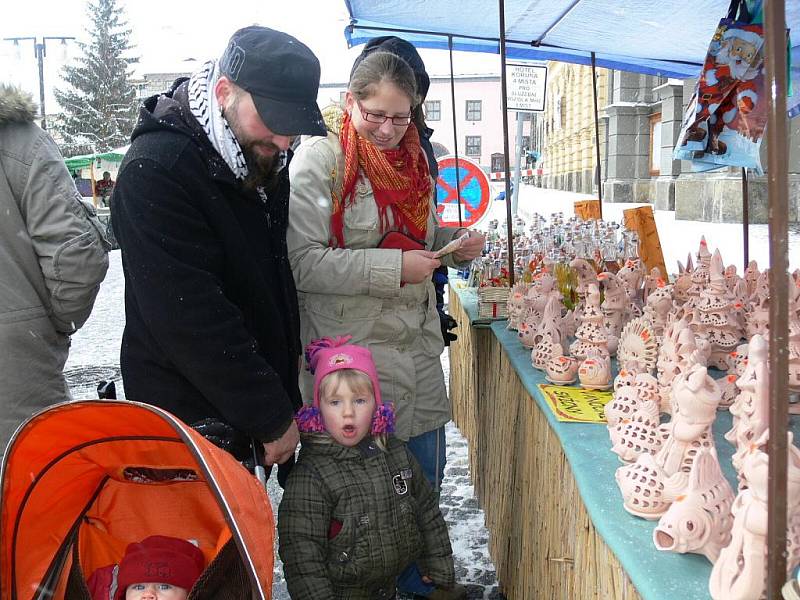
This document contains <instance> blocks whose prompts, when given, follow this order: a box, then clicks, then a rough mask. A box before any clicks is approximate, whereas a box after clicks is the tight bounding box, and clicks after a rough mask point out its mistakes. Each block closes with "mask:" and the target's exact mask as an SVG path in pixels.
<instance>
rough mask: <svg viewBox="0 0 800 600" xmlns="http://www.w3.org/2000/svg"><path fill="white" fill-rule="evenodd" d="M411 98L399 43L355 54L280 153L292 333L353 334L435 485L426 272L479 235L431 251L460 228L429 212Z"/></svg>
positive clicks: (468, 253)
mask: <svg viewBox="0 0 800 600" xmlns="http://www.w3.org/2000/svg"><path fill="white" fill-rule="evenodd" d="M419 104H420V98H419V95H418V92H417V86H416V80H415V77H414V73H413V71H412V69H411V67H409V65H408V64H407V63H406V62H405V61H404V60H403V59H401V58H400V57H398V56H397V55H395V54H393V53H390V52H384V51H375V52H372V53H370V54H368V55H367V56H366V57H365V58H363V60H361V61H360V62H359V63H358V64H357V66H356V67H355V69H354V70H353V73H352V75H351V77H350V84H349V88H348V91H347V93H346V97H345V106H344V110H343V111H342V113H341V114H340V115H338V116H336V117H334V118H331V119H329V120H328V121H329V122H328V125H329V129H331V131H330V132H329V133H328V136H327V137H324V138H323V137H314V138H310V139H308V140H306V141H304V142H303V143H302V144H301V145H300V146H299V148H298V149H297V152H296V154H295V156H294V158H293V159H292V162H291V163H290V170H289V174H290V175H289V176H290V181H291V188H292V191H291V198H290V202H289V231H288V235H287V242H288V245H289V260H290V261H291V264H292V270H293V272H294V278H295V285H296V287H297V290H298V295H299V300H300V320H301V330H300V335H301V338H302V339H301V342H302V343H303V344H307V343H308V342H309V341H311V340H312V339H317V338H321V337H325V336H329V337H335V336H343V335H351V336H352V337H353V339H352V340H351V343H353V344H359V345H363V346H367V347H368V348H369V349H370V351H371V352H372V355H373V357H374V359H375V364H376V367H377V370H378V375H379V379H380V386H381V393H382V395H383V397H384V398H385V399H386V400H385V401H390V402H393V403H394V406H395V412H396V415H397V422H396V431H395V434H396V436H397V437H398V438H400V439H402V440H406V441H408V446H409V449H410V450H411V451H412V452H413V453H414V455H415V456H416V458H417V459H418V460H419V462H420V464H421V465H422V468H423V470H424V472H425V474H426V477H427V478H428V479H429V480H430V481H431V483H432V485H433V486H434V487H435V488H436V490H437V491H438V489H439V484H440V483H441V479H442V475H443V470H444V460H445V439H444V425H445V423H447V421H449V420H450V418H451V414H450V403H449V400H448V398H447V393H446V390H445V384H444V375H443V372H442V367H441V363H440V361H439V356H440V355H441V353H442V351H443V349H444V344H443V342H442V333H441V328H440V325H439V315H438V313H437V311H436V297H435V293H434V288H433V284H432V282H431V273H432V272H433V270H434V269H435V268H437V267H438V266H439V265H440V264H445V265H448V266H454V267H457V266H463V265H464V264H466V263H467V262H469V261H470V260H472V259H473V258H475V257H477V256H479V255H480V253H481V251H482V249H483V244H484V240H483V236H481V235H477V234H476V235H472V236H470V237H469V238H466V241H465V242H464V243H463V244H462V246H461V248H460V249H459V250H457V251H456V252H454V253H452V254H448V255H446V256H443V257H442V258H441V259H437V258H435V257H434V254H435V252H436V251H437V250H439V249H441V248H443V247H444V246H445V245H446V244H447V243H448V242H450V241H452V240H453V239H454V238H456V237H458V236H460V235H462V234H463V233H465V231H463V230H459V229H458V228H443V227H439V226H438V224H437V221H436V217H435V208H434V204H433V202H434V194H435V185H434V181H433V180H432V178H431V176H430V171H429V167H428V162H427V158H426V156H425V153H424V152H423V150H422V148H421V147H420V140H419V133H418V130H417V127H415V126H414V125H412V124H411V122H412V113H413V110H414V109H415V108H417V107H418V105H419ZM440 260H441V262H440ZM312 389H313V381H312V378H311V377H310V376H308V374H307V373H306V374H303V375H301V390H302V391H303V392H304V398H305V399H306V400H310V399H311V390H312ZM412 571H413V569H412ZM419 575H420V574H419V572H418V571H417V572H416V573H414V574H412V575H410V576H409V580H412V579H416V584H415V586H414V589H410V590H404V591H412V592H415V593H417V594H419V595H422V596H427V597H432V598H460V597H464V594H465V591H464V588H463V587H461V586H458V587H457V589H453V590H441V589H437V588H434V587H433V586H432V585H429V584H428V583H426V582H424V581H422V580H421V579H420V577H419ZM423 575H424V574H423ZM404 579H406V577H405V576H404V577H401V581H400V587H401V588H403V587H405V586H404V584H403V583H404V581H403V580H404Z"/></svg>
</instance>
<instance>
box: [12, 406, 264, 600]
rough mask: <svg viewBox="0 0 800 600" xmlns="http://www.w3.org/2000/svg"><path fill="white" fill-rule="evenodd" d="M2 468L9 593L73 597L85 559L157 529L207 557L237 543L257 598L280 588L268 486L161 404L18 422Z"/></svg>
mask: <svg viewBox="0 0 800 600" xmlns="http://www.w3.org/2000/svg"><path fill="white" fill-rule="evenodd" d="M0 474H1V475H2V494H0V565H2V566H1V567H0V600H16V599H19V600H23V599H25V600H28V599H29V598H37V599H38V598H42V599H44V598H63V597H64V593H65V592H64V590H65V588H66V586H67V579H68V575H67V572H69V571H70V570H72V571H73V572H74V563H75V562H76V558H77V559H78V561H79V563H80V564H79V568H80V569H82V570H83V571H82V572H83V574H84V575H85V576H89V575H90V573H91V572H92V571H93V570H94V569H97V568H99V567H102V566H106V565H108V564H113V563H118V562H119V560H120V559H121V557H122V554H123V553H124V550H125V547H126V546H127V544H128V543H130V542H134V541H139V540H141V539H142V538H144V537H147V536H148V535H153V534H161V535H170V536H174V537H180V538H183V539H191V540H195V541H196V542H197V543H198V545H199V547H200V549H201V550H203V552H204V554H206V556H207V560H209V561H211V560H213V559H214V558H215V556H217V554H218V553H220V549H221V548H222V547H226V548H227V547H231V548H234V546H235V550H238V555H239V557H240V559H241V563H242V564H243V569H242V573H243V577H244V578H245V580H246V579H247V578H249V586H248V587H250V588H251V591H252V593H253V597H255V598H259V597H260V598H268V597H269V596H270V591H271V587H272V572H273V561H274V549H273V542H274V531H275V527H274V518H273V515H272V510H271V507H270V503H269V498H268V497H267V493H266V490H265V489H264V487H263V485H261V484H260V483H259V482H258V481H257V480H256V479H255V477H253V476H252V475H251V474H250V473H249V472H248V471H247V470H246V469H245V468H244V467H242V466H241V465H240V464H239V463H238V462H237V461H236V460H235V459H234V458H233V457H232V456H230V455H229V454H228V453H227V452H225V451H223V450H220V449H219V448H217V447H216V446H214V445H213V444H211V443H210V442H208V441H207V440H205V439H204V438H203V437H202V436H200V435H199V434H198V433H197V432H195V431H194V430H193V429H191V428H190V427H188V426H187V425H185V424H184V423H182V422H181V421H180V420H179V419H177V418H176V417H174V416H173V415H171V414H169V413H167V412H165V411H163V410H160V409H158V408H155V407H152V406H148V405H145V404H139V403H134V402H125V401H100V400H96V401H82V402H68V403H64V404H59V405H56V406H53V407H51V408H49V409H47V410H45V411H43V412H40V413H39V414H37V415H35V416H34V417H32V418H31V419H30V420H28V421H27V422H26V423H25V424H24V425H22V426H21V427H20V428H19V429H18V430H17V432H16V434H15V435H14V437H13V438H12V439H11V442H10V443H9V446H8V448H7V450H6V454H5V457H4V462H3V465H2V470H1V471H0ZM67 565H70V567H69V568H67ZM201 579H202V578H201Z"/></svg>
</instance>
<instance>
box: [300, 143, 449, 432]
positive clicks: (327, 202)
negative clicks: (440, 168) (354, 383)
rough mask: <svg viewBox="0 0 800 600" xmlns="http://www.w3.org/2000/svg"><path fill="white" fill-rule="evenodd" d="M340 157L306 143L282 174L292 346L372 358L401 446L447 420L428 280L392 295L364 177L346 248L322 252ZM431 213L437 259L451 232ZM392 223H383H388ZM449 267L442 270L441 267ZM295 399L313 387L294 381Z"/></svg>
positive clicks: (392, 269)
mask: <svg viewBox="0 0 800 600" xmlns="http://www.w3.org/2000/svg"><path fill="white" fill-rule="evenodd" d="M343 165H344V155H343V153H342V149H341V146H340V144H339V140H338V137H337V136H336V135H334V134H332V133H329V134H328V137H327V138H324V137H313V138H309V139H307V140H305V141H304V142H303V143H302V144H301V145H300V147H299V148H298V149H297V152H296V153H295V155H294V158H293V159H292V162H291V163H290V165H289V177H290V181H291V185H292V191H291V199H290V202H289V231H288V234H287V242H288V246H289V261H290V262H291V264H292V270H293V273H294V278H295V285H296V286H297V291H298V296H299V303H300V339H301V341H302V343H303V344H304V345H305V344H307V343H308V342H309V341H311V340H312V339H315V338H319V337H324V336H331V337H333V336H341V335H352V336H353V340H352V343H354V344H360V345H364V346H368V347H369V348H370V350H371V351H372V355H373V357H374V358H375V364H376V366H377V368H378V375H379V377H380V383H381V394H382V396H383V400H384V402H386V401H391V402H394V404H395V410H396V412H397V437H399V438H400V439H403V440H407V439H408V438H409V437H414V436H417V435H420V434H422V433H426V432H428V431H431V430H433V429H436V428H437V427H439V426H441V425H443V424H445V423H446V422H447V421H448V420H450V403H449V400H448V399H447V393H446V390H445V386H444V375H443V373H442V368H441V363H440V362H439V355H440V354H441V353H442V351H443V349H444V344H443V342H442V333H441V328H440V326H439V315H438V313H437V311H436V295H435V292H434V288H433V284H432V283H431V281H430V280H428V281H426V282H425V283H419V284H414V285H410V284H406V285H404V286H402V287H401V286H400V271H401V267H402V257H401V254H402V253H401V251H400V250H387V249H381V248H377V247H376V246H377V245H378V243H379V242H380V240H381V238H382V237H383V235H382V234H381V231H380V228H379V226H378V207H377V205H376V203H375V198H374V196H373V192H372V187H371V185H370V183H369V181H367V179H366V177H362V178H360V179H359V181H358V182H357V183H356V192H355V201H354V202H353V203H352V205H351V206H349V207H347V208H346V209H345V213H344V240H345V245H346V247H345V248H336V249H334V248H330V247H329V245H328V240H329V238H330V219H331V193H332V191H333V190H334V189H335V187H336V189H338V190H340V189H341V185H342V181H341V177H342V171H343ZM434 210H435V209H434V206H433V204H431V213H430V218H429V220H428V228H427V238H426V240H425V241H426V246H427V248H428V249H429V250H431V249H432V250H437V249H439V248H441V247H442V246H444V245H445V244H446V243H447V242H449V241H450V240H451V239H452V238H453V236H454V235H455V233H456V231H457V229H456V228H442V227H438V226H437V224H436V219H435V217H434V214H435V212H434ZM389 217H390V218H391V214H390V215H389ZM443 262H444V263H445V264H448V265H449V266H455V265H454V264H453V263H452V262H449V261H448V260H444V261H443ZM300 388H301V390H302V392H303V398H304V399H305V400H306V401H307V402H308V401H310V399H311V398H312V390H313V381H312V378H311V376H310V375H309V374H308V372H306V371H304V372H301V376H300Z"/></svg>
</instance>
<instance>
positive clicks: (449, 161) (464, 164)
mask: <svg viewBox="0 0 800 600" xmlns="http://www.w3.org/2000/svg"><path fill="white" fill-rule="evenodd" d="M436 162H437V163H438V164H439V178H438V179H437V180H436V214H437V215H438V217H439V222H440V223H441V224H442V225H443V226H445V227H458V226H459V222H458V191H460V192H461V226H462V227H472V226H473V225H475V223H477V222H478V221H480V220H481V219H482V218H483V217H484V215H486V213H487V212H488V211H489V204H490V200H491V198H490V192H489V178H488V177H487V176H486V173H484V172H483V169H481V168H480V166H478V165H477V164H476V163H474V162H472V161H471V160H469V159H467V158H462V157H460V156H459V157H458V179H456V159H455V157H453V156H443V157H442V158H440V159H439V160H438V161H436Z"/></svg>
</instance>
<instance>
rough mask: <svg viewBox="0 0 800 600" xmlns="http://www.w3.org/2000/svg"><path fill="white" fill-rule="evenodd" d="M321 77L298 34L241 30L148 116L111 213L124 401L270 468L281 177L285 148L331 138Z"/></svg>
mask: <svg viewBox="0 0 800 600" xmlns="http://www.w3.org/2000/svg"><path fill="white" fill-rule="evenodd" d="M319 75H320V66H319V61H318V60H317V58H316V56H314V54H313V53H312V52H311V50H310V49H309V48H308V47H306V46H305V45H304V44H302V43H301V42H300V41H298V40H297V39H295V38H293V37H292V36H289V35H287V34H285V33H282V32H279V31H274V30H272V29H267V28H265V27H246V28H244V29H240V30H239V31H237V32H236V33H234V34H233V36H232V37H231V40H230V43H229V44H228V47H227V48H226V50H225V52H224V53H223V55H222V58H220V59H219V60H218V61H217V60H212V61H209V62H207V63H206V64H205V65H203V67H202V68H201V69H200V71H198V72H197V73H195V74H194V75H192V76H191V77H190V78H188V79H187V78H183V79H179V80H177V81H176V82H175V83H174V84H173V87H172V89H171V90H170V91H169V92H167V93H165V94H162V95H159V96H153V97H151V98H149V99H147V100H146V101H145V102H144V106H143V107H142V108H141V112H140V115H139V121H138V123H137V125H136V128H135V130H134V132H133V135H132V144H131V147H130V150H129V151H128V153H127V154H126V156H125V160H124V161H123V163H122V165H121V167H120V171H119V175H118V177H117V184H116V188H115V190H114V202H113V204H112V223H113V227H114V233H115V234H116V237H117V240H118V241H119V244H120V248H121V249H122V264H123V271H124V274H125V314H126V324H125V332H124V334H123V339H122V349H121V357H120V359H121V365H122V376H123V382H124V386H125V395H126V397H127V398H128V399H129V400H136V401H139V402H145V403H149V404H154V405H157V406H160V407H162V408H164V409H166V410H168V411H170V412H172V413H173V414H175V415H176V416H178V417H179V418H180V419H182V420H183V421H185V422H186V423H189V424H190V425H194V426H196V427H197V428H198V430H200V431H201V432H202V433H204V434H206V435H207V436H208V437H210V438H211V439H212V440H214V441H215V442H217V443H218V444H219V445H221V446H222V447H224V448H225V449H227V450H229V451H230V452H231V453H232V454H234V455H235V456H236V457H237V458H239V459H240V460H244V459H246V458H252V457H253V456H254V454H256V455H258V457H259V460H260V459H261V457H263V459H264V460H265V461H266V464H267V465H272V464H281V463H287V461H288V462H291V459H293V457H294V451H295V448H296V446H297V443H298V441H299V436H298V432H297V427H296V425H295V424H294V421H293V415H294V412H295V410H296V409H297V408H299V406H300V405H301V398H300V392H299V389H298V384H297V377H298V368H299V357H300V351H301V349H300V340H299V337H300V336H299V320H298V310H297V296H296V293H295V288H294V281H293V279H292V271H291V268H290V266H289V262H288V259H287V251H286V224H287V215H288V202H289V176H288V169H287V168H285V167H286V164H287V163H288V161H289V159H290V152H289V151H288V148H289V144H290V141H291V138H292V136H295V135H299V134H309V135H324V133H325V127H324V123H323V121H322V115H321V114H320V111H319V108H318V107H317V104H316V98H317V90H318V87H319ZM254 451H255V452H254Z"/></svg>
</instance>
